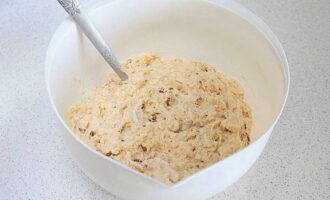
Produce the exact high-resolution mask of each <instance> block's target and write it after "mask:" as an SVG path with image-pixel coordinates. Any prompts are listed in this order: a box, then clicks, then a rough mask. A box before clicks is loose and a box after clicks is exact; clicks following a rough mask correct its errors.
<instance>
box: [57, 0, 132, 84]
mask: <svg viewBox="0 0 330 200" xmlns="http://www.w3.org/2000/svg"><path fill="white" fill-rule="evenodd" d="M57 1H58V2H59V3H60V4H61V6H62V7H63V8H64V10H65V11H66V12H67V13H68V14H69V15H70V16H71V17H72V19H73V20H74V21H75V22H76V23H77V24H78V25H79V27H80V28H81V30H82V31H83V32H84V34H85V35H86V36H87V37H88V39H89V40H90V41H91V42H92V43H93V45H94V46H95V48H96V49H97V50H98V51H99V52H100V54H101V55H102V56H103V58H104V59H105V61H107V63H108V64H109V65H110V66H111V68H112V69H113V70H114V71H115V72H116V73H117V75H118V76H119V77H120V79H121V80H122V81H125V80H127V79H128V76H127V74H126V73H125V72H123V71H122V70H121V68H120V64H119V62H118V60H117V58H116V57H115V55H114V54H113V52H112V51H111V49H110V47H109V46H108V45H107V44H106V42H105V41H104V39H103V38H102V36H101V34H100V33H99V32H98V31H97V30H96V28H95V26H94V25H93V24H92V22H91V20H90V19H89V18H88V16H87V14H86V13H85V12H84V11H83V9H82V8H81V4H80V3H79V1H78V0H57Z"/></svg>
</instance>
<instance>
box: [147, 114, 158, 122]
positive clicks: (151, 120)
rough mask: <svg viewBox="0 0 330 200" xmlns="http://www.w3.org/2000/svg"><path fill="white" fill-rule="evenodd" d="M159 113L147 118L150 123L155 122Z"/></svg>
mask: <svg viewBox="0 0 330 200" xmlns="http://www.w3.org/2000/svg"><path fill="white" fill-rule="evenodd" d="M159 114H160V113H154V114H152V115H151V118H149V121H150V122H157V115H159Z"/></svg>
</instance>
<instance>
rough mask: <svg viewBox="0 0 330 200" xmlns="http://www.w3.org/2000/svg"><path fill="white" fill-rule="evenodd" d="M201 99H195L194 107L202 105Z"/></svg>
mask: <svg viewBox="0 0 330 200" xmlns="http://www.w3.org/2000/svg"><path fill="white" fill-rule="evenodd" d="M203 101H204V100H203V98H202V97H198V98H197V99H196V101H195V104H196V105H198V106H200V105H201V104H202V103H203Z"/></svg>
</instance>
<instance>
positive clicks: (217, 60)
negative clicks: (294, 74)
mask: <svg viewBox="0 0 330 200" xmlns="http://www.w3.org/2000/svg"><path fill="white" fill-rule="evenodd" d="M89 15H90V17H91V18H92V20H93V22H94V23H95V25H96V27H97V29H98V30H99V31H100V32H101V34H102V35H103V37H104V38H105V39H106V41H107V42H108V43H109V44H111V47H112V49H113V51H114V52H115V54H116V55H117V57H118V58H119V59H120V60H123V59H126V58H128V57H130V56H134V55H138V54H141V53H155V54H158V55H161V56H164V57H168V58H172V57H181V58H193V59H197V60H201V61H205V62H207V63H209V64H212V65H213V66H215V67H217V68H219V69H220V70H221V71H222V72H224V73H225V74H227V75H229V76H231V77H233V78H235V79H237V80H239V81H240V82H241V84H242V85H243V87H244V89H245V93H246V98H247V100H248V102H249V103H250V105H251V107H252V109H253V116H254V120H255V126H254V130H253V135H252V140H255V139H257V138H258V137H260V136H261V135H262V134H263V133H264V132H265V131H266V130H267V129H268V128H269V127H270V126H271V125H272V124H273V122H274V120H275V119H276V117H277V115H278V113H279V111H280V109H281V106H282V103H283V99H284V83H285V82H284V75H283V74H284V72H283V71H282V65H281V62H280V60H279V58H278V55H277V54H276V53H275V51H274V49H273V47H272V45H271V44H270V42H269V41H268V40H267V39H266V38H265V36H264V35H263V34H261V33H260V32H259V31H258V30H257V29H256V28H255V27H254V26H253V25H251V24H250V23H249V22H247V21H246V20H244V19H242V18H241V17H239V16H238V15H236V14H234V13H232V12H230V11H228V10H226V9H224V8H222V7H220V6H217V5H215V4H213V3H210V2H207V1H200V0H158V1H154V0H119V1H114V2H110V3H108V4H105V5H102V6H100V7H98V8H97V9H94V10H92V11H91V12H89ZM48 53H49V57H48V60H47V63H48V68H47V75H48V81H49V89H50V94H51V97H52V98H53V102H54V104H55V107H56V109H57V111H58V112H59V114H60V116H61V117H62V119H63V120H64V121H66V117H67V110H68V108H69V106H70V105H72V103H74V102H76V101H78V100H79V99H81V98H82V95H81V94H80V92H79V85H77V84H76V83H75V82H74V81H73V77H80V79H81V80H82V81H83V85H84V87H85V88H87V89H88V88H93V87H94V86H96V85H97V84H98V83H100V81H101V80H102V78H103V77H104V75H105V74H106V73H107V72H108V71H109V70H110V68H109V67H108V66H107V64H106V63H105V62H104V60H103V59H102V57H101V56H100V55H99V54H98V52H97V51H96V50H95V49H94V47H93V46H92V45H91V43H90V42H89V41H88V39H87V38H86V37H85V36H84V35H83V34H82V33H81V31H80V30H79V28H77V27H76V26H75V24H74V23H73V22H72V21H71V20H66V21H65V22H64V23H63V24H62V25H61V27H60V28H59V29H58V31H57V33H56V34H55V36H54V38H53V40H52V43H51V46H50V48H49V52H48Z"/></svg>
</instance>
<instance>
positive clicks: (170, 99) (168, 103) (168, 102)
mask: <svg viewBox="0 0 330 200" xmlns="http://www.w3.org/2000/svg"><path fill="white" fill-rule="evenodd" d="M172 102H173V99H172V98H171V97H168V98H167V99H166V101H165V103H166V105H167V106H170V105H171V103H172Z"/></svg>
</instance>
